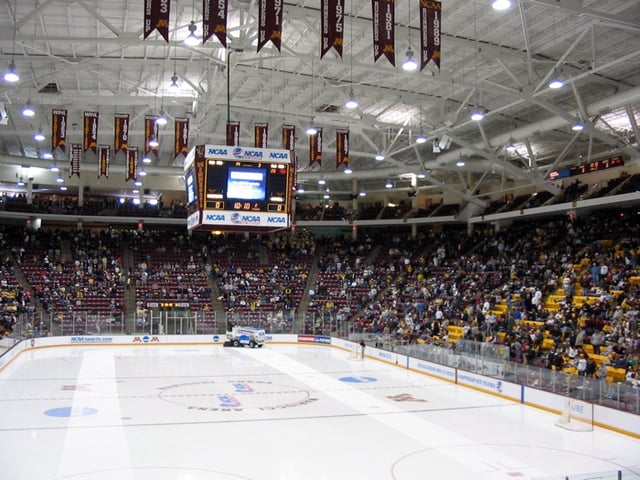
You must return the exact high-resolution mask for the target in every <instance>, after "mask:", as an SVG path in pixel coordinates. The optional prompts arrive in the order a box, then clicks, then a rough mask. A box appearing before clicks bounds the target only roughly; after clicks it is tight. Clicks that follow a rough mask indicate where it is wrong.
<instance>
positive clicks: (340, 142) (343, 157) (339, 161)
mask: <svg viewBox="0 0 640 480" xmlns="http://www.w3.org/2000/svg"><path fill="white" fill-rule="evenodd" d="M340 165H344V166H348V165H349V130H348V129H346V128H337V129H336V168H338V167H339V166H340Z"/></svg>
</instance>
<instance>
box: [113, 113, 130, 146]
mask: <svg viewBox="0 0 640 480" xmlns="http://www.w3.org/2000/svg"><path fill="white" fill-rule="evenodd" d="M114 132H115V138H114V140H113V151H114V154H116V153H118V152H120V151H122V152H126V151H127V148H128V147H129V115H128V114H127V113H116V115H115V119H114Z"/></svg>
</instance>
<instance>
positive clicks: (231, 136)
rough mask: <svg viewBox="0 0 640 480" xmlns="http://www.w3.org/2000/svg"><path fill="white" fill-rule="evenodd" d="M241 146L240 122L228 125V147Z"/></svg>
mask: <svg viewBox="0 0 640 480" xmlns="http://www.w3.org/2000/svg"><path fill="white" fill-rule="evenodd" d="M239 145H240V122H229V123H227V146H228V147H237V146H239Z"/></svg>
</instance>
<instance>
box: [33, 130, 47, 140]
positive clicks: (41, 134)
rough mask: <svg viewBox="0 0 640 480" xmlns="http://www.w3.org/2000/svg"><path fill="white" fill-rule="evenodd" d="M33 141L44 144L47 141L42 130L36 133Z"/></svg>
mask: <svg viewBox="0 0 640 480" xmlns="http://www.w3.org/2000/svg"><path fill="white" fill-rule="evenodd" d="M33 139H34V140H35V141H36V142H42V141H43V140H44V139H45V136H44V133H42V130H38V131H37V132H36V133H34V134H33Z"/></svg>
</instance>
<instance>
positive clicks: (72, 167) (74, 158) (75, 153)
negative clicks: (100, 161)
mask: <svg viewBox="0 0 640 480" xmlns="http://www.w3.org/2000/svg"><path fill="white" fill-rule="evenodd" d="M81 159H82V144H80V143H72V144H71V151H70V152H69V178H71V177H72V176H73V175H77V176H80V161H81Z"/></svg>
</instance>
